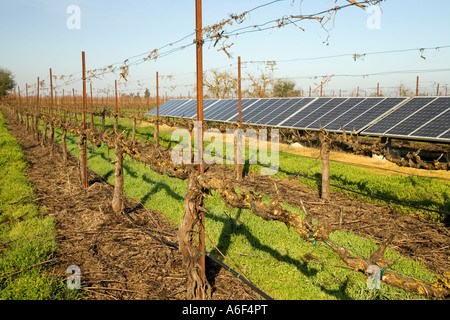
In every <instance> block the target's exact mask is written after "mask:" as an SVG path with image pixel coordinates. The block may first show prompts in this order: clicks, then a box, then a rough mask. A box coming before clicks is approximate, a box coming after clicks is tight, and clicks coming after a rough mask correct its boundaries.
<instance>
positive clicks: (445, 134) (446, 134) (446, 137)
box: [438, 130, 450, 140]
mask: <svg viewBox="0 0 450 320" xmlns="http://www.w3.org/2000/svg"><path fill="white" fill-rule="evenodd" d="M438 138H439V139H446V140H450V130H448V131H447V132H446V133H444V134H443V135H440V136H439V137H438Z"/></svg>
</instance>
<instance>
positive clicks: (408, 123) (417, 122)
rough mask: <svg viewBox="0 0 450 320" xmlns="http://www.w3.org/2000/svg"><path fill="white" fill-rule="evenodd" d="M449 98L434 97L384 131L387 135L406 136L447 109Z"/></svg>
mask: <svg viewBox="0 0 450 320" xmlns="http://www.w3.org/2000/svg"><path fill="white" fill-rule="evenodd" d="M449 103H450V98H447V99H436V100H433V101H432V102H431V103H429V104H426V105H425V106H424V107H423V108H422V109H420V110H418V111H417V112H415V113H414V114H412V115H411V116H409V117H407V118H405V119H403V120H402V121H400V122H399V123H398V124H397V125H396V126H394V127H393V128H392V129H390V130H388V131H387V132H386V134H387V135H401V136H407V135H409V134H411V133H412V132H413V131H415V130H416V129H417V128H420V127H422V126H423V125H425V124H426V123H427V122H428V121H430V120H432V119H434V118H435V117H437V116H439V115H440V114H442V113H444V112H445V111H447V110H448V109H449Z"/></svg>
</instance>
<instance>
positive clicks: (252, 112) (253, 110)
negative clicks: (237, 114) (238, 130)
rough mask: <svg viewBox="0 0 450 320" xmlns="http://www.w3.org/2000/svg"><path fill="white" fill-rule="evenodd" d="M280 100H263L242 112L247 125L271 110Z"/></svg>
mask: <svg viewBox="0 0 450 320" xmlns="http://www.w3.org/2000/svg"><path fill="white" fill-rule="evenodd" d="M279 100H280V99H261V100H259V101H258V102H257V103H254V104H252V105H251V106H250V107H249V108H246V109H245V110H242V117H243V121H244V122H245V123H252V119H253V118H255V117H256V116H257V115H259V114H261V112H263V111H265V110H269V108H270V106H271V105H273V104H274V103H276V102H278V101H279Z"/></svg>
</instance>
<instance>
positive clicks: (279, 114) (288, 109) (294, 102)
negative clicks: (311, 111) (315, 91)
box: [261, 98, 314, 126]
mask: <svg viewBox="0 0 450 320" xmlns="http://www.w3.org/2000/svg"><path fill="white" fill-rule="evenodd" d="M313 100H314V98H293V99H291V100H290V101H289V102H288V103H287V104H285V105H283V106H282V107H280V108H278V109H276V110H274V111H273V112H271V113H270V114H268V115H267V116H266V117H264V118H263V119H262V120H261V122H263V123H265V124H267V125H269V126H278V125H279V124H280V123H281V122H283V121H284V120H286V119H287V118H289V117H290V116H291V115H292V114H294V113H295V112H297V111H298V110H300V109H301V108H303V107H304V106H306V105H307V104H308V103H310V102H311V101H313Z"/></svg>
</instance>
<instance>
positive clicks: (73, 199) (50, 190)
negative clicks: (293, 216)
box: [6, 119, 450, 299]
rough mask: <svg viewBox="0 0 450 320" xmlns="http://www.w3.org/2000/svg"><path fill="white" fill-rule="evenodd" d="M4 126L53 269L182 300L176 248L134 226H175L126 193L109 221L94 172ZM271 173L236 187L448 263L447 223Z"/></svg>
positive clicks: (121, 295)
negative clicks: (38, 210)
mask: <svg viewBox="0 0 450 320" xmlns="http://www.w3.org/2000/svg"><path fill="white" fill-rule="evenodd" d="M6 120H7V122H8V124H9V128H10V130H11V132H12V133H13V134H14V135H15V136H16V137H17V138H18V140H19V141H20V143H22V145H23V147H24V151H25V153H26V155H27V157H28V160H29V163H30V167H29V169H28V171H27V174H28V175H29V177H30V178H31V180H32V181H33V184H34V187H35V192H36V194H37V196H38V201H37V202H38V204H39V205H40V206H41V207H43V208H46V214H49V215H50V216H52V217H53V218H54V219H55V220H56V230H57V233H58V235H57V240H58V242H59V245H60V250H59V252H58V257H57V258H58V263H57V264H56V266H55V267H54V269H53V272H54V273H55V274H57V275H65V274H66V268H67V267H68V266H69V265H73V264H75V265H78V266H80V268H81V273H82V285H83V286H84V287H85V288H86V291H87V292H89V295H88V297H87V298H88V299H185V293H186V289H185V285H186V274H185V271H184V270H183V267H182V263H181V255H180V253H179V252H178V250H177V249H175V248H172V247H170V246H167V245H164V244H162V243H161V242H159V241H157V240H155V239H153V238H152V237H150V236H148V235H146V234H145V233H143V232H142V231H141V229H142V228H143V227H145V228H147V230H148V231H151V232H152V233H153V234H155V235H158V236H160V237H164V238H165V239H167V240H170V241H173V242H176V241H177V238H176V233H177V229H176V227H175V226H173V225H172V224H171V223H169V222H168V221H167V219H166V218H165V217H164V216H163V215H162V214H159V213H157V212H153V211H150V210H148V209H145V208H143V207H142V206H141V205H140V204H139V203H138V202H136V201H133V200H130V199H127V203H126V208H127V212H128V214H129V216H130V217H131V218H132V219H134V223H131V222H130V220H129V219H127V218H126V217H125V216H124V217H122V218H120V219H118V220H116V219H114V215H113V213H112V211H111V207H110V202H111V198H110V196H109V194H108V192H107V191H106V190H107V189H109V190H112V188H111V187H110V186H105V185H104V184H103V182H101V181H100V179H99V178H98V177H96V176H95V175H94V174H92V173H91V174H90V178H89V188H88V189H87V190H84V189H82V188H80V187H79V185H80V181H78V178H77V177H78V174H77V170H78V169H77V160H76V159H74V158H71V159H70V163H69V166H67V167H65V166H63V164H62V161H61V158H60V156H59V154H58V153H56V154H55V156H53V157H51V156H50V155H49V151H48V149H47V148H43V147H41V146H40V145H39V144H38V143H36V140H35V139H34V138H33V137H32V136H31V134H30V133H28V132H26V131H25V130H23V127H18V126H16V125H14V123H12V122H11V121H8V120H9V119H6ZM211 170H217V173H218V174H222V175H228V174H230V172H229V170H230V168H227V167H226V166H221V167H218V168H211ZM274 183H275V180H273V179H271V178H270V177H267V176H259V175H253V174H250V175H249V176H247V177H246V178H245V179H244V181H243V182H242V186H245V187H246V188H247V189H250V190H254V191H256V192H260V193H265V194H268V195H269V196H271V197H272V198H278V197H279V198H281V201H283V202H287V203H289V204H292V205H295V206H297V207H301V203H300V199H301V200H302V201H303V203H304V205H305V207H306V209H307V211H308V213H309V214H311V215H313V216H314V217H315V218H317V219H318V220H319V221H322V222H327V223H328V224H330V225H332V226H333V227H335V228H336V229H342V230H349V231H352V232H354V233H356V234H360V235H361V236H364V237H367V238H369V237H371V238H373V239H374V240H375V241H377V242H381V241H383V240H385V239H386V238H388V237H389V236H390V235H391V234H394V236H395V237H394V240H393V241H392V243H391V245H390V247H391V248H393V249H395V250H397V251H399V252H400V253H401V254H403V255H404V256H406V257H410V258H412V259H415V260H419V261H422V262H423V263H424V265H425V266H426V267H427V268H428V269H429V270H431V271H433V272H436V273H439V274H440V273H443V272H445V271H448V270H450V254H449V253H450V229H449V226H448V225H445V224H444V223H436V222H430V221H425V220H421V219H419V218H417V217H414V216H412V215H409V216H407V215H403V214H400V213H398V212H396V211H395V209H393V208H391V207H389V206H381V205H376V204H371V203H367V202H364V201H362V200H355V199H350V198H348V197H347V196H346V195H343V194H332V195H331V197H332V199H331V201H330V202H329V203H325V202H323V201H322V200H321V199H320V198H319V194H318V191H317V190H311V189H308V188H306V187H304V186H302V185H299V183H298V180H297V179H284V180H282V181H280V180H276V184H277V188H274ZM207 269H208V270H209V275H208V277H209V281H210V284H212V285H213V299H256V298H257V296H256V294H255V293H253V292H252V291H251V289H250V288H248V287H247V286H246V285H244V284H243V283H242V282H240V281H239V280H237V279H236V278H234V277H233V276H232V275H230V274H229V273H228V272H226V271H225V270H223V269H220V268H218V267H217V266H214V265H213V264H212V262H211V265H209V266H208V268H207Z"/></svg>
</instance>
